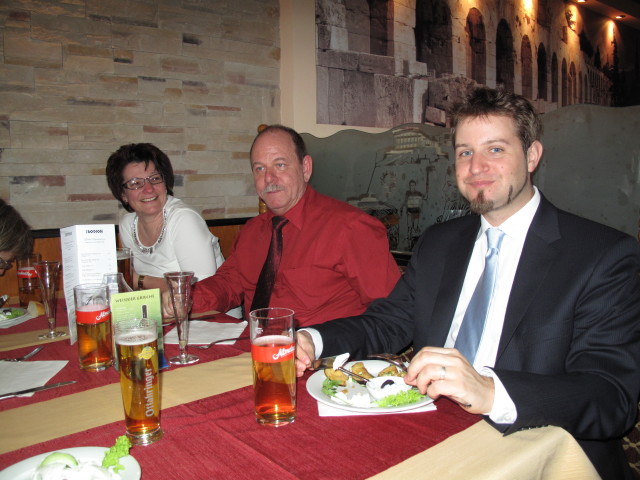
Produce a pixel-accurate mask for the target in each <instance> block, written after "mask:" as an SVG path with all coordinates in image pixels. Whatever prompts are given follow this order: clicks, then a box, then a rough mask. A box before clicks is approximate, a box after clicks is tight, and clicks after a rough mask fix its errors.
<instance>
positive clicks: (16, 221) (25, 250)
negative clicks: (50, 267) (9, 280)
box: [0, 198, 33, 277]
mask: <svg viewBox="0 0 640 480" xmlns="http://www.w3.org/2000/svg"><path fill="white" fill-rule="evenodd" d="M32 247H33V237H32V236H31V228H30V227H29V225H28V224H27V222H25V220H24V219H23V218H22V216H21V215H20V214H19V213H18V211H17V210H16V209H15V208H13V206H11V205H9V204H8V203H7V202H5V201H4V200H3V199H1V198H0V277H1V276H3V275H4V273H5V272H6V271H7V270H8V269H10V268H11V264H12V263H13V261H14V260H15V259H16V258H25V257H27V256H28V255H29V254H30V253H31V249H32Z"/></svg>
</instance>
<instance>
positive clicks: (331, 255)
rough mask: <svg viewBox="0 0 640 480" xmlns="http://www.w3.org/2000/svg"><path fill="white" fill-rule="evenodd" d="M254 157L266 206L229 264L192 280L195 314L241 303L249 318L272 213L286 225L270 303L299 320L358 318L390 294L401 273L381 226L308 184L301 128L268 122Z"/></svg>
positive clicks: (240, 237) (237, 244) (253, 165)
mask: <svg viewBox="0 0 640 480" xmlns="http://www.w3.org/2000/svg"><path fill="white" fill-rule="evenodd" d="M250 158H251V169H252V172H253V178H254V183H255V188H256V191H257V192H258V195H259V196H260V198H261V199H262V200H263V201H264V202H265V204H266V205H267V208H268V211H267V212H265V213H263V214H260V215H258V216H257V217H254V218H252V219H251V220H249V221H248V222H247V223H246V224H245V225H244V226H243V228H242V230H241V231H240V234H239V235H238V237H237V239H236V241H235V243H234V245H233V248H232V250H231V253H230V254H229V258H227V260H226V262H225V263H224V264H223V265H222V266H221V267H220V268H219V269H218V271H217V272H216V274H215V275H214V276H212V277H209V278H207V279H205V280H203V281H200V282H198V283H197V284H196V285H195V287H194V289H193V310H194V311H196V312H198V311H208V310H218V311H224V310H226V309H229V308H232V307H235V306H237V305H241V304H242V305H243V306H244V310H245V318H248V314H249V310H250V306H251V304H252V301H253V297H254V293H255V289H256V284H257V281H258V277H259V275H260V271H261V269H262V266H263V264H264V262H265V259H266V257H267V252H268V249H269V245H270V241H271V232H272V218H273V217H274V216H275V215H278V216H283V217H285V218H286V219H287V220H288V223H286V224H285V225H284V227H283V229H282V237H283V247H282V257H281V258H282V260H281V263H280V266H279V269H278V271H277V275H276V279H275V284H274V286H273V291H272V294H271V300H270V303H269V305H270V306H277V307H286V308H290V309H292V310H293V311H295V319H296V324H297V325H305V324H307V323H309V322H315V323H319V322H323V321H326V320H328V319H331V318H335V317H337V316H348V315H357V314H359V313H362V312H363V311H364V310H365V308H366V307H367V306H368V305H369V303H371V301H372V300H374V299H376V298H380V297H384V296H386V295H387V294H388V293H389V292H390V291H391V289H392V288H393V286H394V285H395V284H396V282H397V280H398V278H399V277H400V272H399V269H398V266H397V264H396V263H395V261H394V259H393V257H392V256H391V254H390V252H389V242H388V240H387V235H386V229H385V227H384V225H383V224H382V223H381V222H380V221H379V220H377V219H375V218H373V217H371V216H370V215H367V214H366V213H364V212H362V211H361V210H359V209H358V208H356V207H353V206H350V205H348V204H346V203H344V202H341V201H338V200H335V199H333V198H330V197H327V196H325V195H322V194H320V193H318V192H317V191H316V190H314V189H313V188H312V187H311V186H309V185H308V182H309V179H310V177H311V173H312V163H313V162H312V158H311V157H310V156H309V155H308V154H307V150H306V146H305V144H304V141H303V139H302V137H301V136H300V135H299V134H298V133H297V132H296V131H294V130H293V129H291V128H288V127H285V126H282V125H271V126H268V127H266V128H265V129H264V130H262V131H261V132H260V133H258V135H257V136H256V138H255V139H254V141H253V144H252V146H251V150H250Z"/></svg>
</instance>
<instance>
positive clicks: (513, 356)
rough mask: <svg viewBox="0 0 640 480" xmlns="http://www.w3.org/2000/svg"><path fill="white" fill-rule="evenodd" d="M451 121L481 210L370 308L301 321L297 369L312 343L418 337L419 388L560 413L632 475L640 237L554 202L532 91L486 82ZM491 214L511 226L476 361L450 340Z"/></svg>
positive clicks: (319, 348) (516, 422) (604, 458)
mask: <svg viewBox="0 0 640 480" xmlns="http://www.w3.org/2000/svg"><path fill="white" fill-rule="evenodd" d="M452 125H453V133H454V135H453V140H454V147H455V167H456V180H457V185H458V188H459V190H460V192H461V193H462V194H463V195H464V196H465V198H467V199H468V200H469V201H470V203H471V206H472V210H473V211H474V212H475V213H478V214H480V216H477V215H470V216H466V217H462V218H459V219H456V220H451V221H448V222H445V223H442V224H438V225H435V226H433V227H431V228H429V229H427V230H426V231H425V232H424V233H423V234H422V236H421V238H420V239H419V241H418V243H417V245H416V246H415V249H414V251H413V255H412V258H411V260H410V263H409V265H408V269H407V271H406V273H405V275H403V277H402V278H401V279H400V281H399V282H398V284H397V285H396V287H395V288H394V290H393V291H392V292H391V294H390V295H389V296H388V297H387V298H386V299H380V300H377V301H375V302H373V303H372V304H371V305H370V306H369V308H368V309H367V311H366V312H365V313H364V314H362V315H360V316H355V317H351V318H341V319H337V320H336V321H330V322H326V323H323V324H322V325H316V326H313V327H312V328H309V329H308V330H301V331H300V332H299V334H298V348H297V369H298V372H297V373H298V376H301V375H302V374H303V372H304V370H305V369H306V368H308V366H309V362H310V360H311V358H312V357H314V356H315V357H320V356H323V357H325V356H331V355H336V354H340V353H343V352H350V354H351V357H352V358H356V359H360V358H366V356H367V355H368V354H371V353H381V352H392V353H393V352H397V351H400V350H402V349H403V348H405V347H406V346H407V345H408V344H410V343H413V346H414V350H415V351H416V352H417V353H416V354H415V356H414V358H413V359H412V361H411V364H410V366H409V371H408V374H407V376H406V382H407V383H408V384H411V385H416V386H417V387H418V388H419V389H420V391H421V392H423V393H427V394H429V395H430V396H431V397H432V398H435V399H437V398H439V397H441V396H445V397H449V398H450V399H452V400H454V401H456V402H458V403H459V404H460V405H461V408H466V409H467V410H468V411H469V412H471V413H475V414H481V415H483V416H484V417H485V418H486V420H487V421H488V422H489V423H491V424H492V425H493V426H494V427H495V428H497V429H498V430H499V431H500V432H503V433H504V434H510V433H513V432H516V431H518V430H521V429H526V428H533V427H539V426H545V425H555V426H559V427H562V428H564V429H566V430H567V431H568V432H570V433H571V434H572V435H573V436H574V437H575V438H576V439H577V441H578V442H579V444H580V445H581V446H582V448H583V449H584V451H585V452H586V454H587V456H588V457H589V458H590V459H591V461H592V463H593V464H594V466H595V467H596V469H597V470H598V472H599V474H600V475H601V476H602V477H603V478H605V479H621V478H633V477H632V476H631V471H630V469H629V466H628V464H627V462H626V460H625V457H624V454H623V450H622V446H621V442H620V439H621V437H622V436H623V435H624V434H625V433H626V432H627V431H628V430H629V429H630V428H631V427H632V425H633V424H634V422H635V419H636V412H637V405H638V403H637V402H638V394H639V389H640V328H639V323H638V320H639V319H640V278H639V269H640V267H639V265H640V252H639V247H638V243H637V242H636V241H635V239H633V238H632V237H631V236H628V235H626V234H623V233H621V232H618V231H617V230H614V229H612V228H609V227H606V226H604V225H599V224H597V223H594V222H591V221H589V220H586V219H583V218H580V217H577V216H574V215H571V214H569V213H567V212H564V211H562V210H559V209H557V208H556V207H555V206H553V205H552V204H551V203H550V202H549V201H548V200H547V199H546V198H545V197H544V196H543V195H542V194H541V193H540V192H539V191H538V189H537V188H536V187H534V186H533V184H532V180H531V175H532V173H533V172H534V170H535V169H536V167H537V165H538V163H539V162H540V158H541V157H542V152H543V146H542V144H541V142H540V135H541V133H542V126H541V123H540V120H539V118H538V117H537V115H536V113H535V112H534V110H533V107H532V106H531V104H530V103H529V102H528V101H527V100H526V99H525V98H523V97H521V96H519V95H514V94H509V93H504V92H500V91H496V90H491V89H478V90H476V91H474V92H473V93H472V94H470V95H469V97H468V98H467V100H466V102H462V103H461V104H459V105H458V106H457V107H456V108H454V110H453V113H452ZM551 161H553V160H551ZM489 227H499V228H500V229H501V230H502V231H503V232H504V234H505V236H504V238H503V241H502V247H501V248H500V253H499V256H498V258H499V261H498V277H497V285H496V289H495V290H494V292H495V293H494V297H493V301H492V304H491V307H490V310H489V316H488V319H487V323H486V324H485V329H484V332H483V333H482V337H481V340H480V343H479V348H478V351H477V354H476V356H475V361H473V362H471V363H470V362H469V361H468V360H467V359H466V358H464V357H463V356H462V355H461V354H460V353H459V351H458V350H457V349H456V348H454V346H455V341H456V338H457V336H458V331H459V328H460V326H461V322H462V319H463V317H464V312H465V310H466V308H467V304H468V303H469V299H470V297H471V295H472V293H473V290H474V288H475V285H476V283H477V282H478V278H479V276H480V273H481V271H482V270H483V268H484V255H485V252H486V251H487V239H486V235H485V234H484V232H485V230H486V229H487V228H489ZM474 367H475V368H474Z"/></svg>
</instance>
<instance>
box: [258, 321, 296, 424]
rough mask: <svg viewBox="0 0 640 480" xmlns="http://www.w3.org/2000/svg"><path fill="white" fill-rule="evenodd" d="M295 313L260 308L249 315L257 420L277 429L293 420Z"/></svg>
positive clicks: (294, 407) (294, 415) (294, 410)
mask: <svg viewBox="0 0 640 480" xmlns="http://www.w3.org/2000/svg"><path fill="white" fill-rule="evenodd" d="M293 316H294V312H293V310H290V309H288V308H260V309H258V310H254V311H252V312H251V313H250V314H249V325H250V328H251V359H252V362H253V389H254V395H255V415H256V420H257V421H258V423H259V424H261V425H266V426H272V427H279V426H281V425H288V424H290V423H293V421H294V420H295V418H296V355H295V353H296V343H295V337H294V319H293Z"/></svg>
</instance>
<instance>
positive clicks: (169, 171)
mask: <svg viewBox="0 0 640 480" xmlns="http://www.w3.org/2000/svg"><path fill="white" fill-rule="evenodd" d="M130 163H144V166H145V168H147V167H148V166H149V163H153V166H154V167H156V170H157V171H158V173H159V174H160V175H162V178H163V179H164V184H165V186H166V187H167V193H168V194H169V195H173V182H174V176H173V167H171V161H170V160H169V157H167V154H166V153H164V152H163V151H162V150H160V149H159V148H158V147H156V146H155V145H153V144H151V143H131V144H129V145H123V146H121V147H120V148H119V149H118V150H116V151H115V152H113V153H112V154H111V156H110V157H109V160H107V172H106V173H107V184H108V185H109V189H111V193H113V196H114V197H116V200H118V201H120V204H121V205H122V206H123V207H124V209H125V210H126V211H127V212H133V209H132V208H131V206H130V205H129V204H128V203H125V202H124V200H123V199H122V194H123V193H124V190H125V188H124V187H123V184H124V181H125V179H124V178H123V177H122V172H123V170H124V168H125V167H126V166H127V165H129V164H130Z"/></svg>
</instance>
